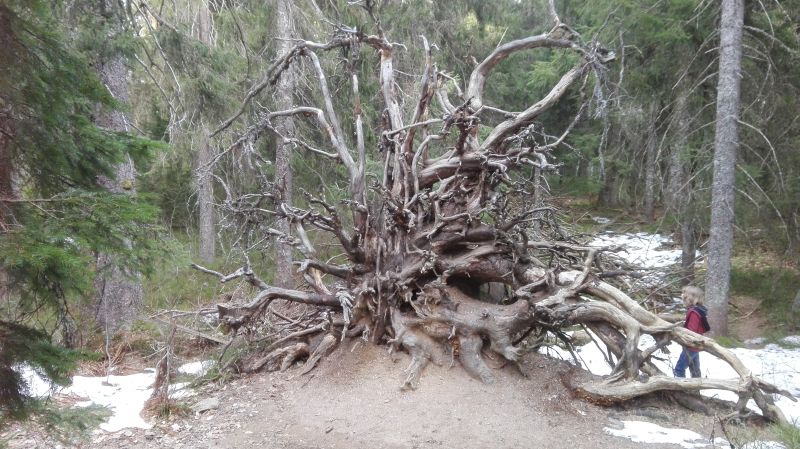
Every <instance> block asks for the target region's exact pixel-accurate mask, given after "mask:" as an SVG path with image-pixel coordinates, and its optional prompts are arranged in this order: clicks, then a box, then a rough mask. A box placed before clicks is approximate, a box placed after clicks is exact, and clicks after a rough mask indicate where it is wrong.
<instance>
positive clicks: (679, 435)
mask: <svg viewBox="0 0 800 449" xmlns="http://www.w3.org/2000/svg"><path fill="white" fill-rule="evenodd" d="M622 424H623V428H622V429H613V428H610V427H606V428H604V429H603V431H605V432H606V433H607V434H609V435H613V436H617V437H624V438H629V439H630V440H632V441H633V442H635V443H671V444H678V445H680V446H682V447H685V448H687V449H693V448H704V447H707V446H709V445H711V444H714V445H718V446H722V445H723V444H726V443H727V442H726V441H725V440H723V439H721V438H715V439H714V441H713V442H712V441H710V440H709V439H707V438H705V437H703V436H702V435H700V434H699V433H696V432H692V431H691V430H686V429H674V428H669V427H661V426H659V425H658V424H653V423H649V422H644V421H622Z"/></svg>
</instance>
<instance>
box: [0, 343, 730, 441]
mask: <svg viewBox="0 0 800 449" xmlns="http://www.w3.org/2000/svg"><path fill="white" fill-rule="evenodd" d="M407 364H408V357H407V356H406V355H405V354H399V355H397V360H396V361H393V360H392V359H391V357H390V356H389V354H387V352H386V348H385V347H376V346H373V345H370V344H365V343H363V342H351V343H350V344H345V345H344V346H343V347H340V348H339V349H338V351H337V352H336V353H334V354H333V356H332V357H328V358H327V359H325V360H324V361H323V362H322V363H321V364H320V366H318V367H317V368H316V369H315V370H314V371H312V372H311V373H309V374H307V375H304V376H301V375H299V374H298V372H299V369H298V368H292V369H290V370H288V371H286V372H283V373H280V372H274V373H262V374H256V375H251V376H246V377H242V378H239V379H235V380H233V381H231V382H228V383H224V384H222V385H214V384H208V385H205V386H203V387H201V388H200V389H199V390H198V391H197V393H196V395H195V396H192V397H191V398H188V399H187V400H186V401H187V403H188V404H194V403H197V402H200V401H202V400H206V399H209V398H211V399H212V400H214V399H216V400H218V406H217V407H216V408H212V409H211V410H208V411H205V412H203V413H194V414H189V415H186V416H183V417H175V416H174V415H173V417H171V418H169V419H166V420H158V419H156V420H155V421H156V422H155V423H154V425H153V427H152V428H151V429H148V430H145V429H125V430H122V431H119V432H114V433H106V432H102V431H98V432H96V433H94V434H93V435H91V436H90V438H89V440H87V441H85V442H83V443H81V444H78V445H77V446H75V447H79V448H91V449H112V448H113V449H118V448H130V449H145V448H147V449H150V448H170V449H189V448H192V449H211V448H214V449H234V448H236V449H242V448H256V447H257V448H274V449H300V448H319V449H321V448H355V449H359V448H364V449H368V448H369V449H372V448H386V449H390V448H391V449H393V448H467V449H469V448H476V449H477V448H489V447H496V448H530V447H547V448H552V449H577V448H598V449H610V448H641V447H642V444H641V443H635V442H633V441H631V440H629V439H626V438H621V437H616V436H612V435H610V434H608V429H621V428H622V427H623V421H645V422H652V423H655V424H658V425H660V426H663V427H669V428H680V429H692V430H694V431H695V432H697V433H699V434H700V435H703V436H704V437H705V438H706V441H705V442H704V443H703V442H700V441H697V442H696V443H698V444H697V445H692V446H687V443H684V444H683V445H682V446H681V445H678V444H668V443H656V444H647V445H646V447H647V448H648V449H662V448H678V447H697V448H702V447H715V446H712V445H708V440H707V438H708V437H711V436H717V437H719V436H722V435H721V429H719V428H718V426H715V424H714V423H715V419H714V417H711V416H705V415H699V414H696V413H692V412H689V411H687V410H686V409H683V408H680V407H679V406H677V405H665V404H663V403H660V404H652V403H648V402H638V403H634V404H630V405H629V406H627V407H626V408H624V409H620V408H608V407H600V406H596V405H593V404H590V403H587V402H586V401H584V400H582V399H580V398H573V397H572V396H571V394H570V392H569V390H568V389H567V388H566V387H565V386H564V385H563V384H562V381H561V378H562V376H565V375H567V374H568V373H569V374H570V375H575V376H579V377H578V378H579V379H585V378H586V376H589V374H588V373H587V372H585V371H582V370H574V369H573V368H572V367H571V365H569V364H568V363H566V362H562V361H559V360H555V359H552V358H548V357H545V356H543V355H540V354H528V355H527V356H526V357H525V358H524V360H523V362H522V363H521V365H520V369H519V370H518V369H516V368H514V367H511V366H507V367H505V368H503V369H501V370H498V371H496V374H497V382H496V383H494V384H490V385H485V384H483V383H481V382H479V381H477V380H474V379H472V378H470V377H469V376H468V375H467V374H466V373H465V372H464V371H463V369H461V368H460V366H458V365H457V364H456V366H454V367H452V368H449V367H436V366H429V367H428V368H427V369H426V371H425V372H424V374H423V376H422V379H421V382H420V386H419V388H418V389H417V390H415V391H401V390H400V389H399V388H398V387H399V385H400V384H401V382H402V380H403V378H404V373H403V369H404V368H405V367H406V366H407ZM656 405H658V406H656ZM21 432H23V433H20V434H19V435H17V436H16V437H15V438H13V439H12V441H11V442H10V445H9V446H10V448H12V449H16V448H20V449H21V448H25V449H38V448H42V449H43V448H48V449H50V448H54V447H58V446H55V445H54V444H53V443H52V442H48V441H47V440H45V439H43V436H42V435H41V434H39V433H37V432H24V431H21ZM667 440H668V441H671V440H669V438H667ZM679 441H680V439H677V440H676V441H675V443H678V442H679ZM716 447H720V446H716Z"/></svg>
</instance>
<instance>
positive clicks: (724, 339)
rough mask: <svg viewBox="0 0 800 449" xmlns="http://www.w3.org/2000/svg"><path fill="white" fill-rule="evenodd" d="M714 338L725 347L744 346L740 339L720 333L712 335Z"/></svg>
mask: <svg viewBox="0 0 800 449" xmlns="http://www.w3.org/2000/svg"><path fill="white" fill-rule="evenodd" d="M714 340H715V341H716V342H717V343H719V344H720V345H722V346H724V347H726V348H740V347H742V346H744V344H743V343H742V342H741V340H739V339H737V338H734V337H730V336H727V335H720V336H718V337H714Z"/></svg>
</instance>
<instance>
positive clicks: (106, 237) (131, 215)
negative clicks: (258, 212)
mask: <svg viewBox="0 0 800 449" xmlns="http://www.w3.org/2000/svg"><path fill="white" fill-rule="evenodd" d="M100 4H101V5H105V2H100ZM71 6H72V7H74V9H70V11H71V12H72V13H73V14H74V15H75V17H71V18H68V17H64V16H63V12H64V11H66V10H67V8H66V7H65V5H63V4H62V3H61V2H46V1H43V0H31V1H29V0H24V1H21V0H19V1H17V0H10V1H5V2H2V3H0V65H2V66H3V67H4V72H3V75H2V76H0V110H2V111H3V115H2V116H0V119H2V120H3V122H4V123H3V124H4V125H5V126H7V127H8V128H9V129H11V133H10V134H9V135H8V138H7V139H6V138H4V139H2V140H0V145H2V147H0V156H2V158H0V159H2V160H0V163H2V164H6V166H7V167H8V168H10V171H11V172H12V174H13V175H14V181H15V182H16V183H17V185H18V186H19V198H17V199H15V201H13V202H4V203H3V209H2V213H3V215H2V219H3V222H2V223H1V224H2V227H0V266H2V273H0V278H1V279H2V282H3V285H2V286H0V287H2V289H3V294H4V295H5V296H4V298H3V306H4V307H3V310H2V312H1V314H0V370H2V375H0V379H2V380H1V381H0V382H2V386H0V389H1V390H2V391H0V394H1V395H2V398H0V413H1V414H2V418H3V419H18V418H23V417H26V416H28V415H29V414H31V413H33V414H35V415H37V417H38V419H40V420H42V422H43V423H44V424H45V426H49V425H50V424H48V423H51V424H52V425H53V426H56V425H57V424H58V422H59V421H60V422H62V423H66V424H71V425H73V427H74V426H75V425H77V426H78V427H80V426H81V425H82V424H81V423H82V422H84V420H83V419H82V418H81V419H79V417H77V416H71V415H70V414H69V413H68V414H66V415H65V414H58V415H56V414H53V413H51V412H53V410H51V409H50V408H49V407H48V406H47V405H46V404H42V403H38V402H36V401H34V400H33V398H31V397H30V396H29V391H28V389H27V385H26V384H25V382H24V380H23V379H22V378H21V377H20V376H19V374H18V373H17V371H16V370H17V369H19V367H20V366H29V367H30V368H31V369H33V370H34V371H36V372H37V373H38V374H40V375H42V376H43V377H45V378H46V379H49V380H50V381H52V382H55V383H57V384H62V385H63V384H65V383H66V382H67V381H68V376H69V371H70V370H71V369H72V368H73V367H74V365H75V362H76V360H77V358H78V357H80V356H81V354H80V353H77V352H74V351H70V350H66V349H64V348H60V347H58V346H57V345H55V344H53V343H52V342H51V339H50V333H52V332H53V331H54V330H55V329H54V328H53V325H52V324H51V325H47V326H46V325H43V324H42V323H41V322H39V321H37V319H38V318H39V317H42V316H49V317H54V318H55V319H56V320H60V319H64V318H65V317H69V316H70V315H71V314H72V312H71V309H73V308H77V307H76V306H77V303H79V302H80V301H81V300H82V299H83V298H87V297H88V298H92V297H93V296H94V295H93V292H92V281H93V279H94V277H95V274H96V273H95V263H94V260H95V256H96V254H97V253H100V252H102V253H105V254H108V255H109V257H110V258H111V260H112V263H114V264H115V265H116V266H118V267H119V268H120V269H121V270H123V271H125V272H129V273H133V272H138V273H143V274H145V275H147V274H149V273H150V272H151V271H152V268H151V267H152V265H153V262H154V260H156V259H157V258H159V257H162V255H163V254H164V253H165V251H166V248H164V245H163V244H162V243H160V242H159V237H160V231H159V225H158V217H159V213H158V209H157V208H156V207H154V206H152V205H151V204H150V198H148V197H147V196H145V195H112V194H110V193H108V192H105V191H104V190H102V189H101V188H100V187H99V185H98V183H97V178H98V176H101V175H102V176H108V177H113V176H114V174H115V168H116V166H117V164H118V163H119V162H121V161H123V160H125V159H127V158H128V157H131V158H133V160H134V161H135V162H136V163H137V164H138V165H139V166H140V167H142V166H144V165H146V162H147V160H148V159H149V158H150V157H151V155H152V153H153V152H154V151H155V150H160V149H162V148H163V146H162V145H161V144H159V143H156V142H153V141H150V140H147V139H141V138H138V137H135V136H132V135H129V134H125V133H117V132H111V131H108V130H105V129H101V128H99V127H98V126H96V125H95V124H94V121H93V120H94V117H96V115H97V114H103V113H106V112H108V111H109V110H113V109H116V108H119V107H120V104H118V103H117V102H116V101H114V99H113V98H112V97H111V95H110V94H109V91H108V89H107V88H106V87H105V86H104V85H103V84H102V83H101V82H100V81H99V80H98V78H97V76H96V74H95V71H94V69H93V67H92V65H93V64H94V63H96V62H97V61H99V60H102V59H103V58H106V57H108V56H109V55H111V54H118V53H119V52H123V51H128V50H125V47H128V48H129V47H130V38H129V37H120V38H119V39H108V37H109V34H108V33H109V32H110V30H112V29H118V27H119V23H113V20H111V17H112V16H113V15H112V16H108V15H105V14H100V13H101V12H103V11H96V10H95V9H94V6H97V2H94V3H93V4H90V3H89V2H82V1H79V2H73V3H71ZM90 23H91V24H92V26H88V25H87V24H90ZM95 25H97V26H96V27H95ZM123 34H124V33H123ZM70 38H74V39H70ZM126 42H127V43H126ZM89 43H93V44H94V45H95V46H94V47H92V48H90V46H89V45H88V44H89ZM97 45H100V46H99V47H97ZM79 324H80V323H79Z"/></svg>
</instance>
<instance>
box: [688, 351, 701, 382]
mask: <svg viewBox="0 0 800 449" xmlns="http://www.w3.org/2000/svg"><path fill="white" fill-rule="evenodd" d="M688 358H689V372H690V373H691V374H692V377H702V373H700V353H699V352H694V351H691V352H689V357H688Z"/></svg>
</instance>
